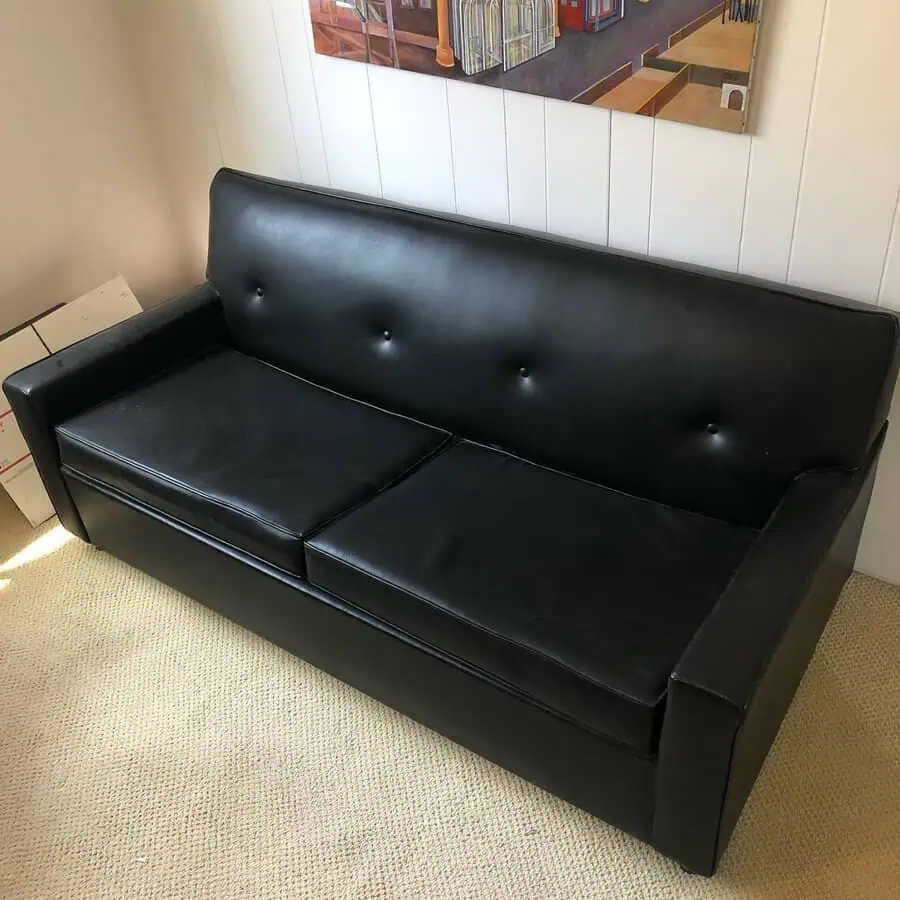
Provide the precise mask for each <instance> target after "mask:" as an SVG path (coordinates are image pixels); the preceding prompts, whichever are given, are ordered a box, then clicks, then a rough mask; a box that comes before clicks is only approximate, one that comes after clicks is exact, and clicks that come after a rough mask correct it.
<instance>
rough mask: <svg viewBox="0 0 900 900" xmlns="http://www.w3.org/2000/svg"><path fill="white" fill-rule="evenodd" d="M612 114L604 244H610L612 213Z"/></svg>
mask: <svg viewBox="0 0 900 900" xmlns="http://www.w3.org/2000/svg"><path fill="white" fill-rule="evenodd" d="M612 116H613V114H612V113H610V114H609V129H608V134H607V137H608V138H609V140H608V142H607V148H606V246H607V247H608V246H609V244H610V230H609V226H610V219H611V214H612V200H611V198H612Z"/></svg>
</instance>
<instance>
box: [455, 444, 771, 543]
mask: <svg viewBox="0 0 900 900" xmlns="http://www.w3.org/2000/svg"><path fill="white" fill-rule="evenodd" d="M462 443H465V444H472V445H473V446H475V447H479V448H480V449H482V450H488V451H490V452H492V453H500V454H502V455H503V456H508V457H509V458H510V459H514V460H516V462H520V463H524V464H525V465H527V466H534V467H535V468H536V469H543V470H544V471H545V472H552V473H553V474H554V475H559V476H560V477H561V478H568V479H570V480H572V481H577V482H579V483H580V484H585V485H587V486H588V487H592V488H594V489H595V490H599V491H609V493H610V494H618V495H619V496H620V497H627V498H628V499H629V500H636V501H637V502H638V503H646V504H649V505H650V506H658V507H660V508H662V509H668V510H670V511H671V512H677V513H682V514H683V515H686V516H695V517H697V518H698V519H705V520H706V521H708V522H718V523H719V524H720V525H728V526H729V527H731V528H736V529H739V530H741V531H759V530H760V528H759V527H754V526H752V525H736V524H735V523H734V522H729V521H728V519H721V518H719V517H718V516H708V515H707V514H706V513H701V512H696V511H695V510H692V509H683V508H682V507H680V506H672V505H670V504H668V503H662V502H660V501H658V500H650V499H648V498H647V497H639V496H638V495H637V494H629V493H628V491H622V490H619V488H614V487H609V486H608V485H605V484H600V482H598V481H588V479H587V478H582V477H581V476H580V475H573V474H572V473H571V472H563V471H562V470H561V469H554V468H553V466H547V465H544V464H543V463H538V462H534V460H531V459H526V458H525V457H524V456H518V455H517V454H515V453H512V452H511V451H509V450H505V449H504V448H503V447H492V446H491V445H490V444H484V443H481V442H480V441H470V440H468V439H467V438H462Z"/></svg>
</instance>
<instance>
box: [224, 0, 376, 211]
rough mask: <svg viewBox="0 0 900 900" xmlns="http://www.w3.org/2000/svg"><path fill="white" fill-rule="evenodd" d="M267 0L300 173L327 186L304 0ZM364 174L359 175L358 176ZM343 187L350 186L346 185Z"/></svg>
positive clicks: (261, 3)
mask: <svg viewBox="0 0 900 900" xmlns="http://www.w3.org/2000/svg"><path fill="white" fill-rule="evenodd" d="M218 2H221V0H218ZM269 2H270V3H271V10H272V19H273V21H274V23H275V30H276V35H277V40H278V50H279V61H280V63H281V65H282V66H283V69H284V73H283V75H284V86H285V90H286V91H287V99H288V107H289V111H290V118H291V126H292V128H293V132H294V141H295V143H296V151H297V160H298V162H299V164H300V174H301V177H302V179H303V181H305V182H306V183H307V184H315V185H321V186H327V185H328V184H329V182H330V173H329V170H328V162H327V159H326V153H325V147H324V142H323V128H324V124H320V121H319V116H320V111H321V108H320V105H319V100H318V95H317V89H318V86H319V81H317V80H315V79H314V78H313V68H312V62H311V57H314V56H315V55H314V54H313V53H312V48H311V43H312V38H311V35H310V24H309V10H308V8H307V6H306V3H305V2H304V0H269ZM245 5H246V4H245ZM250 5H251V6H259V7H265V6H266V0H255V2H254V3H252V4H250ZM316 58H317V59H320V58H322V57H316ZM352 103H353V99H352V98H350V99H349V101H348V106H349V111H350V112H352V109H353V106H352ZM332 112H333V110H332ZM363 152H365V148H363ZM364 177H365V176H360V180H362V178H364ZM346 189H347V190H354V188H349V187H348V188H346ZM372 193H375V192H374V191H373V192H372Z"/></svg>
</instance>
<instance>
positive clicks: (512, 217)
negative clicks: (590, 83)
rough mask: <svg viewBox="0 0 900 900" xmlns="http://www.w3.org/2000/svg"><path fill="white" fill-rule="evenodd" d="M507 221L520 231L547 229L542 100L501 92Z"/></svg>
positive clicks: (545, 153)
mask: <svg viewBox="0 0 900 900" xmlns="http://www.w3.org/2000/svg"><path fill="white" fill-rule="evenodd" d="M503 102H504V106H505V110H506V164H507V176H508V177H507V182H508V185H509V221H510V223H511V224H513V225H518V226H519V227H520V228H530V229H532V230H533V231H545V230H546V228H547V142H546V134H545V128H544V125H545V109H544V100H543V98H542V97H535V96H534V95H532V94H519V93H514V92H512V91H504V92H503Z"/></svg>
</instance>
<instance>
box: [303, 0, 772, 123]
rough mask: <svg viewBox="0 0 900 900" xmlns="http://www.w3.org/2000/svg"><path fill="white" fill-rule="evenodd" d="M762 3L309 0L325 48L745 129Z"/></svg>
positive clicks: (635, 110) (518, 88) (342, 54)
mask: <svg viewBox="0 0 900 900" xmlns="http://www.w3.org/2000/svg"><path fill="white" fill-rule="evenodd" d="M762 6H763V0H724V2H719V3H716V4H713V3H712V2H711V0H310V15H311V17H312V28H313V36H314V39H315V48H316V51H317V52H318V53H324V54H326V55H328V56H337V57H341V58H343V59H352V60H358V61H360V62H367V63H372V64H374V65H380V66H391V67H393V68H397V69H406V70H409V71H412V72H422V73H425V74H429V75H439V76H443V77H444V78H454V79H459V80H461V81H469V82H473V83H475V84H484V85H492V86H494V87H499V88H505V89H507V90H512V91H524V92H526V93H530V94H539V95H541V96H544V97H553V98H555V99H557V100H570V101H572V102H573V103H582V104H585V105H588V106H598V107H602V108H605V109H617V110H621V111H622V112H629V113H636V114H637V115H642V116H654V117H657V118H660V119H671V120H675V121H679V122H688V123H691V124H694V125H703V126H706V127H708V128H717V129H720V130H723V131H733V132H742V131H744V130H745V129H746V122H747V105H748V102H749V99H750V91H751V75H752V68H753V60H754V56H755V50H756V39H757V31H758V28H759V21H760V15H761V13H762Z"/></svg>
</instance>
